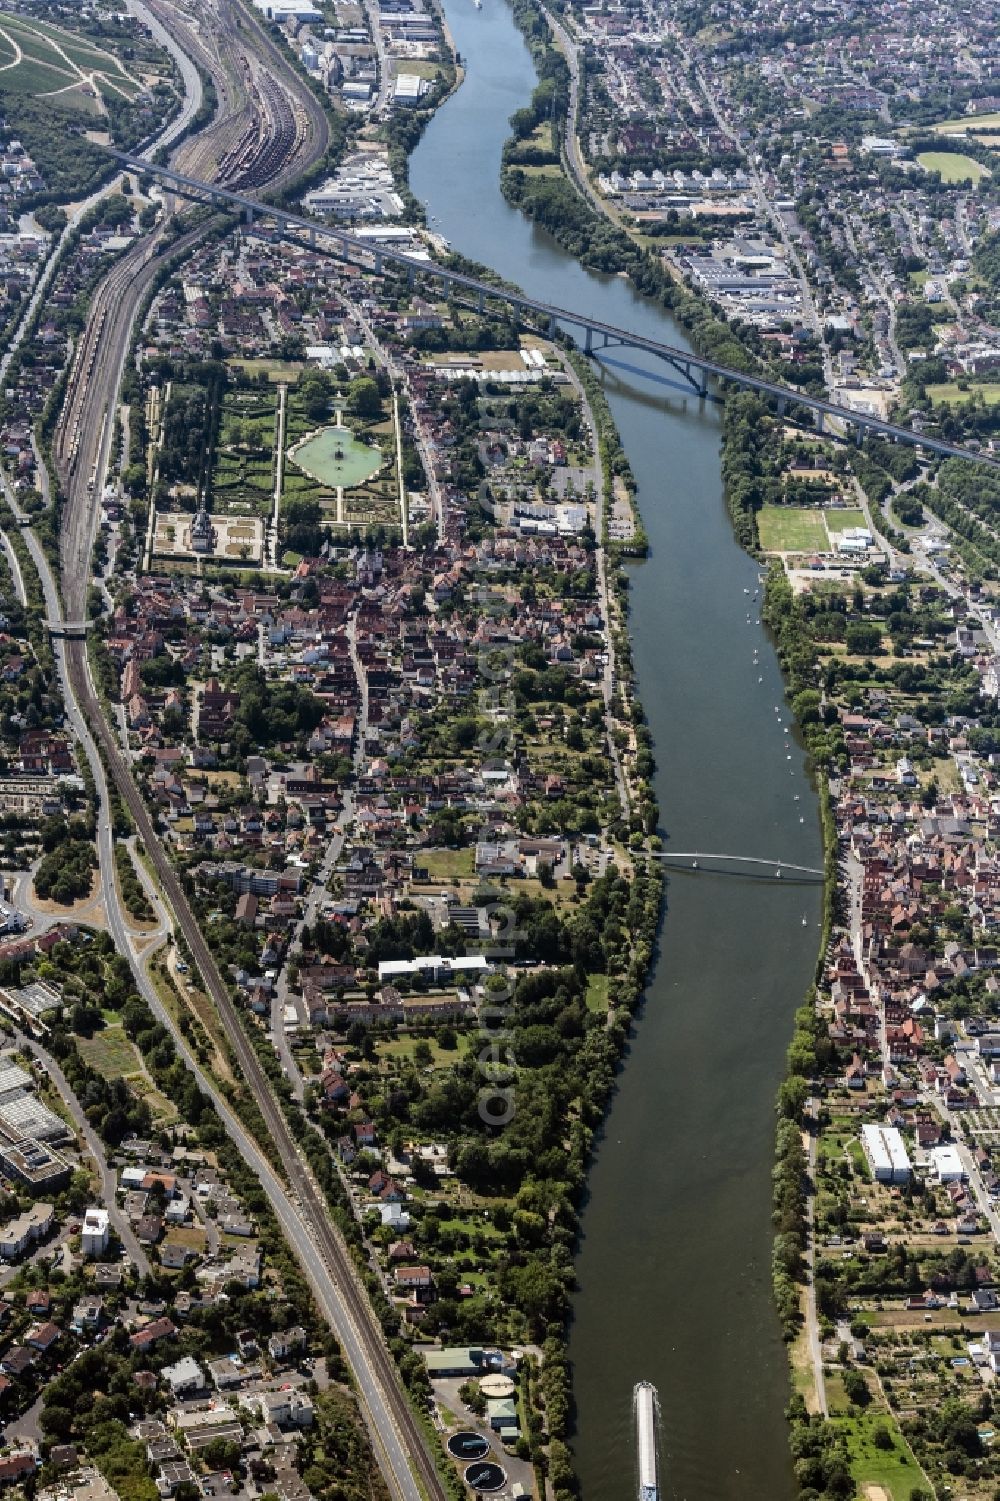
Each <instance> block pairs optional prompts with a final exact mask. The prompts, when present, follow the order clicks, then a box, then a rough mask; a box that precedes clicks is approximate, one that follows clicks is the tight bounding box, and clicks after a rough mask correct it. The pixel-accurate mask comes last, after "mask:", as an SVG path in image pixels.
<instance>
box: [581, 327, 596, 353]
mask: <svg viewBox="0 0 1000 1501" xmlns="http://www.w3.org/2000/svg"><path fill="white" fill-rule="evenodd" d="M583 350H584V353H585V354H593V352H594V330H593V329H592V328H590V327H588V328H586V329H584V338H583Z"/></svg>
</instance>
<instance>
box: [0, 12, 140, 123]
mask: <svg viewBox="0 0 1000 1501" xmlns="http://www.w3.org/2000/svg"><path fill="white" fill-rule="evenodd" d="M0 88H3V89H6V90H10V91H11V92H14V93H19V94H33V95H35V96H36V97H37V98H42V99H44V98H59V99H60V100H61V101H62V102H63V103H65V104H75V105H77V106H78V107H79V108H81V109H86V110H90V111H91V112H93V111H94V110H95V109H97V108H99V103H100V101H101V100H102V99H104V98H105V97H106V96H111V95H113V96H116V97H118V98H119V99H134V98H135V96H136V95H137V94H138V93H139V91H140V90H141V88H142V82H141V80H140V79H138V78H136V77H134V76H133V75H132V74H131V73H130V72H129V71H128V69H127V68H126V66H125V64H124V63H123V62H122V61H121V60H120V59H119V58H117V57H116V56H115V55H114V53H113V52H110V51H108V50H107V49H106V48H104V47H101V46H99V45H98V43H96V42H93V41H91V40H90V39H89V38H87V37H81V36H76V35H74V34H73V32H71V31H64V30H63V28H62V27H61V26H52V25H50V24H49V23H48V22H47V21H38V20H35V19H34V18H29V17H27V16H20V15H11V14H9V13H8V12H6V11H4V12H0Z"/></svg>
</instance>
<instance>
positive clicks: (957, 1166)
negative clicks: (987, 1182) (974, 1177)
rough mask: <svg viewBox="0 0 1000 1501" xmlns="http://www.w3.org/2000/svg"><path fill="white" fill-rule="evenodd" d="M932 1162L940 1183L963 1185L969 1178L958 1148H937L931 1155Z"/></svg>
mask: <svg viewBox="0 0 1000 1501" xmlns="http://www.w3.org/2000/svg"><path fill="white" fill-rule="evenodd" d="M931 1162H932V1163H933V1164H934V1173H935V1175H936V1177H937V1180H938V1182H939V1183H961V1182H962V1181H963V1180H964V1179H965V1178H966V1177H968V1174H967V1173H966V1171H965V1168H964V1167H963V1166H962V1159H961V1157H960V1156H959V1155H958V1148H957V1147H953V1146H943V1147H935V1148H934V1150H933V1152H932V1153H931Z"/></svg>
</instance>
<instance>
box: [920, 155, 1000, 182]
mask: <svg viewBox="0 0 1000 1501" xmlns="http://www.w3.org/2000/svg"><path fill="white" fill-rule="evenodd" d="M917 161H918V162H919V163H920V165H921V166H922V167H924V168H925V169H926V170H927V171H928V172H940V174H941V181H942V182H965V181H966V179H967V178H971V179H972V181H973V183H978V182H979V180H980V178H983V177H989V175H990V174H989V169H988V168H987V167H984V166H983V164H982V162H977V161H976V159H975V157H972V156H966V155H965V153H964V152H962V151H922V152H921V154H920V155H919V156H918V157H917Z"/></svg>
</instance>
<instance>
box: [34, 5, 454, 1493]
mask: <svg viewBox="0 0 1000 1501" xmlns="http://www.w3.org/2000/svg"><path fill="white" fill-rule="evenodd" d="M216 9H217V12H218V13H219V14H220V15H221V16H222V17H223V24H222V26H221V29H220V31H219V33H218V45H219V52H220V55H221V54H222V53H223V52H225V51H226V50H227V49H229V50H230V51H231V52H232V54H233V55H234V56H235V57H236V58H237V59H238V60H242V59H245V58H247V57H249V58H250V59H251V61H250V63H249V64H248V65H247V69H246V71H245V72H242V71H240V70H239V68H238V67H237V68H236V69H235V70H234V69H233V68H228V69H227V68H226V67H225V66H224V63H223V62H222V61H221V56H220V57H215V58H213V57H212V54H211V53H209V52H207V50H206V49H205V47H204V46H203V45H202V42H201V37H200V36H197V45H192V47H191V51H192V52H193V53H194V54H195V55H196V56H197V57H198V59H199V60H200V61H201V62H202V65H203V66H208V67H209V69H210V71H211V72H212V75H213V77H214V78H216V80H217V84H216V86H217V91H218V93H219V98H220V104H221V106H222V114H221V118H217V119H216V120H214V121H213V122H211V124H210V125H209V126H208V127H207V128H206V130H205V131H204V132H200V133H199V134H198V135H197V136H196V137H193V138H191V140H189V141H188V142H185V143H184V146H183V147H182V148H181V151H182V153H183V155H184V156H185V157H187V158H189V159H190V158H191V157H194V158H195V159H198V158H199V157H200V155H201V154H202V153H203V152H204V153H205V154H206V155H208V156H209V157H210V158H211V161H212V164H213V175H214V173H219V172H220V171H221V172H224V173H225V176H226V180H227V183H228V184H230V185H233V186H239V187H257V188H266V187H271V188H273V187H280V186H283V185H284V184H286V183H287V182H289V181H291V180H294V178H295V177H296V176H298V175H299V174H300V173H301V172H303V171H304V170H306V169H307V168H308V167H309V166H310V165H311V164H312V162H314V161H316V160H317V159H318V158H319V157H320V156H321V155H322V153H323V152H324V151H325V149H326V145H327V141H328V126H327V122H326V117H325V115H324V114H323V111H322V109H321V108H320V107H319V105H318V103H317V101H316V100H314V99H313V98H312V96H311V95H310V94H309V92H308V91H307V90H302V91H301V92H299V90H300V88H301V86H300V85H299V84H298V81H297V80H296V79H295V77H294V74H290V70H289V69H288V65H287V63H286V62H285V60H284V59H283V58H282V57H281V55H280V53H279V52H278V50H277V48H276V47H275V45H274V43H273V42H271V40H270V39H269V38H268V37H267V36H266V35H265V33H264V32H263V31H262V30H261V29H260V28H259V27H257V26H256V24H255V23H252V22H248V21H240V20H238V19H236V16H235V10H236V8H235V6H234V5H233V3H232V0H217V4H216ZM160 16H161V20H162V21H163V23H164V24H165V25H167V26H168V29H170V30H171V31H172V32H176V31H178V30H180V31H182V32H183V34H184V35H183V45H184V46H185V48H187V44H188V42H189V40H190V38H189V36H188V27H186V26H184V24H183V21H182V20H181V13H180V10H179V7H173V6H171V7H170V8H169V11H167V10H161V12H160ZM192 30H193V33H194V34H197V32H198V30H199V28H192ZM248 41H250V42H251V43H252V45H250V46H247V42H248ZM206 59H208V61H207V62H206ZM234 75H235V76H234ZM220 148H221V149H220ZM205 230H206V226H204V225H202V226H199V227H198V228H196V229H193V230H189V231H188V232H187V233H186V234H185V235H182V236H181V237H180V238H179V239H176V240H174V241H171V242H169V243H165V240H166V234H165V228H163V227H161V228H160V229H159V230H157V231H154V232H153V233H152V234H151V235H150V236H149V237H148V238H147V239H145V240H143V241H140V242H138V243H137V244H136V245H135V246H134V247H132V249H131V250H129V251H128V252H127V253H126V255H125V256H124V257H123V258H122V259H121V261H119V262H118V263H117V264H116V265H115V266H114V267H112V269H111V270H110V271H109V273H108V275H107V277H106V278H105V279H104V281H103V282H102V283H101V284H100V286H99V287H98V289H97V290H96V292H95V294H94V297H93V301H92V310H91V315H90V317H89V318H88V321H87V326H86V328H85V330H84V333H83V335H82V336H81V339H80V341H79V345H78V347H77V349H76V351H75V354H74V361H73V365H72V367H71V371H70V377H69V381H68V384H67V396H66V401H65V405H64V410H63V413H62V415H61V418H60V423H59V427H58V430H57V433H56V436H55V457H56V464H57V470H58V472H59V475H60V478H61V480H62V481H63V485H64V488H65V492H66V497H67V503H66V508H65V512H64V516H63V525H62V536H61V552H60V559H61V575H62V587H63V599H64V601H65V618H66V619H69V620H78V619H83V618H84V617H85V613H86V609H85V607H86V599H87V591H88V586H89V581H90V566H89V562H90V553H91V548H92V546H93V538H94V534H95V531H96V524H97V508H98V505H99V496H98V490H99V488H100V486H101V484H102V482H103V477H104V471H105V469H106V461H107V453H108V448H109V444H110V435H109V431H108V427H109V423H110V421H111V417H112V413H113V411H114V404H115V400H116V396H117V391H118V387H119V384H120V379H121V372H122V369H123V367H124V361H125V358H126V356H127V351H128V347H129V341H130V338H131V331H132V327H133V324H134V319H135V316H136V313H137V311H138V308H139V307H140V306H141V303H142V300H143V298H144V297H145V295H146V293H147V291H148V289H149V287H150V285H151V284H152V281H153V278H154V277H155V275H156V274H157V272H158V270H159V269H160V267H161V266H162V264H163V261H164V258H165V257H166V256H170V257H174V256H179V255H182V254H184V253H185V251H187V250H190V249H192V248H193V247H194V246H195V245H196V244H197V243H198V241H199V240H200V239H201V238H202V237H203V235H204V233H205ZM64 653H65V656H64V661H65V668H66V678H67V686H68V689H69V692H70V695H71V697H72V698H73V699H74V700H75V702H76V704H77V705H78V707H79V709H80V711H81V712H82V714H83V715H84V717H85V719H86V720H87V722H88V723H89V725H90V727H91V729H92V731H93V734H94V737H95V739H96V740H97V742H98V743H99V745H100V748H101V751H102V754H103V756H104V758H105V763H106V765H107V767H108V770H109V774H110V778H111V781H112V782H113V784H114V785H115V787H116V788H117V790H118V792H119V795H120V796H121V798H122V801H123V802H124V804H125V806H126V807H127V808H128V810H129V812H130V814H131V816H132V818H133V820H134V822H135V825H136V828H137V830H138V832H139V835H140V837H141V838H142V839H143V840H144V842H145V845H146V850H147V852H148V855H149V858H150V860H151V862H152V864H153V867H154V869H155V871H156V874H157V877H158V879H159V881H160V883H161V888H162V890H163V892H164V894H165V896H166V899H167V901H168V902H169V904H170V906H171V908H172V911H173V917H174V921H175V925H176V928H177V930H178V931H179V932H180V933H182V934H183V936H184V939H185V942H186V943H187V945H188V947H189V948H190V950H191V953H192V955H193V957H194V960H195V962H196V963H197V965H198V968H199V970H200V971H201V974H202V977H203V979H204V982H205V985H206V988H207V990H208V993H209V995H210V996H211V999H212V1001H213V1003H214V1004H215V1006H216V1008H217V1010H218V1013H219V1017H220V1021H221V1023H222V1025H223V1027H224V1029H225V1032H226V1035H227V1037H228V1039H229V1042H230V1044H231V1046H232V1048H233V1052H234V1054H235V1056H236V1059H237V1061H238V1064H239V1068H240V1070H241V1072H242V1075H243V1078H244V1080H245V1082H246V1085H247V1087H248V1089H249V1091H250V1093H251V1095H252V1096H253V1098H254V1100H255V1101H256V1104H257V1106H258V1108H259V1110H260V1113H261V1116H262V1119H263V1122H264V1126H265V1130H266V1133H267V1140H266V1141H263V1142H261V1143H260V1146H261V1148H262V1150H263V1152H264V1153H265V1155H266V1157H267V1158H268V1159H269V1160H271V1161H272V1162H274V1161H276V1162H278V1163H280V1166H281V1170H282V1172H283V1174H284V1177H285V1180H286V1181H287V1183H288V1184H289V1185H290V1187H291V1190H292V1195H293V1198H294V1200H295V1204H296V1209H297V1216H296V1221H297V1222H296V1224H295V1225H294V1226H293V1227H289V1226H288V1224H287V1221H286V1222H285V1223H286V1229H287V1230H288V1237H289V1243H290V1245H291V1246H292V1249H293V1251H295V1253H296V1254H297V1255H298V1257H299V1259H300V1261H301V1262H302V1264H303V1266H304V1268H305V1269H306V1272H307V1275H309V1276H311V1277H312V1278H313V1282H314V1286H317V1290H318V1292H320V1291H321V1294H322V1296H321V1297H320V1304H321V1306H325V1307H326V1309H327V1311H328V1317H330V1318H331V1321H334V1312H335V1313H336V1316H337V1317H338V1318H341V1319H346V1321H347V1324H346V1327H347V1330H348V1331H349V1334H350V1339H351V1341H352V1342H353V1343H352V1348H353V1356H352V1367H353V1369H354V1374H355V1377H356V1379H357V1383H358V1389H359V1395H360V1397H361V1399H362V1404H363V1410H364V1412H365V1416H366V1421H367V1423H368V1427H369V1431H370V1432H371V1434H372V1440H373V1444H374V1447H375V1452H376V1455H377V1456H379V1460H380V1465H381V1467H382V1468H383V1470H384V1471H385V1474H386V1478H387V1480H388V1481H389V1483H390V1486H391V1488H392V1490H393V1492H394V1494H395V1496H397V1497H398V1498H400V1501H446V1495H445V1491H444V1488H443V1486H442V1483H441V1481H440V1479H439V1477H438V1475H437V1471H436V1468H435V1464H434V1460H433V1457H432V1455H431V1452H430V1450H429V1448H428V1446H427V1443H426V1441H425V1438H424V1433H423V1430H422V1428H421V1425H420V1423H419V1421H418V1419H417V1417H416V1415H415V1414H414V1412H413V1410H412V1408H411V1406H410V1404H409V1401H408V1399H407V1397H406V1394H405V1392H404V1391H403V1388H402V1385H401V1382H400V1378H399V1373H398V1371H397V1368H396V1365H395V1362H394V1360H393V1359H392V1356H391V1355H390V1353H389V1351H388V1349H387V1348H386V1345H385V1341H384V1336H383V1333H382V1330H381V1328H380V1327H379V1325H378V1324H377V1322H376V1320H375V1317H374V1314H373V1312H372V1308H371V1305H370V1302H369V1299H368V1296H367V1293H366V1291H365V1289H364V1287H363V1285H362V1283H361V1282H360V1280H359V1278H358V1276H357V1273H356V1271H355V1268H354V1265H353V1262H352V1260H351V1257H350V1254H349V1252H348V1249H347V1246H346V1244H345V1243H344V1241H343V1240H342V1238H341V1237H340V1236H339V1234H338V1233H337V1231H336V1229H335V1228H334V1226H333V1224H332V1222H331V1220H330V1217H329V1212H328V1208H327V1206H326V1203H325V1201H324V1199H323V1195H322V1193H321V1191H320V1189H319V1187H318V1185H317V1184H316V1182H315V1180H314V1179H313V1177H312V1174H311V1172H310V1170H309V1168H308V1165H307V1163H306V1162H305V1160H304V1158H303V1157H302V1155H301V1154H300V1152H299V1150H298V1147H297V1145H296V1143H295V1139H294V1137H293V1135H292V1133H291V1130H290V1128H289V1126H288V1123H287V1121H286V1120H285V1117H284V1113H283V1111H282V1109H281V1106H280V1104H279V1103H278V1100H277V1099H276V1097H275V1095H274V1094H273V1093H272V1090H271V1087H270V1083H269V1080H268V1078H267V1075H266V1074H265V1072H264V1070H263V1068H262V1067H261V1065H260V1062H259V1061H258V1059H257V1055H256V1053H255V1052H254V1049H253V1046H252V1044H251V1042H250V1039H249V1038H248V1037H247V1035H246V1033H245V1032H244V1030H243V1026H242V1023H241V1020H240V1016H239V1014H238V1011H237V1008H236V1006H235V1004H234V1003H233V1000H232V998H231V996H230V994H229V990H228V988H227V986H226V983H225V980H224V978H223V976H222V974H221V973H220V971H219V968H218V966H217V965H216V963H215V960H214V957H213V955H212V953H211V951H210V949H209V948H208V945H207V943H206V942H205V940H204V938H203V937H202V934H201V931H200V929H199V927H198V924H197V921H196V919H195V917H194V914H193V912H192V910H191V908H190V906H189V904H188V901H187V898H186V896H185V893H184V890H183V887H182V886H181V883H180V880H179V878H178V876H177V873H176V871H175V870H174V867H173V865H172V863H171V861H170V858H169V856H168V854H167V852H166V850H165V848H164V847H163V845H162V844H161V842H160V840H159V837H158V834H157V832H156V829H155V828H154V826H153V822H152V818H151V816H150V814H149V811H148V810H147V808H146V805H145V802H144V800H143V798H142V795H141V793H140V791H139V788H138V786H137V785H136V783H135V781H134V779H133V777H132V772H131V768H130V766H129V764H128V761H127V758H126V756H125V755H123V753H122V750H121V748H120V746H119V744H118V741H117V738H116V736H115V733H114V731H113V729H112V728H111V727H110V726H109V724H108V722H107V721H106V719H105V717H104V713H103V710H102V707H101V704H100V701H99V699H98V697H97V694H96V692H95V690H94V686H93V682H92V680H91V677H90V671H89V663H88V660H87V655H86V643H85V642H84V641H82V640H79V639H72V640H71V639H67V640H66V641H65V642H64ZM109 900H113V892H111V893H109ZM297 1235H301V1237H302V1240H301V1241H300V1242H299V1243H298V1244H296V1236H297ZM317 1256H318V1257H319V1259H320V1263H321V1265H322V1267H323V1268H325V1273H326V1275H325V1277H323V1278H322V1279H321V1280H320V1282H319V1283H318V1284H317V1282H316V1272H315V1270H313V1271H310V1265H309V1263H310V1259H311V1260H312V1261H313V1262H315V1261H316V1258H317ZM331 1310H333V1312H331Z"/></svg>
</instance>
